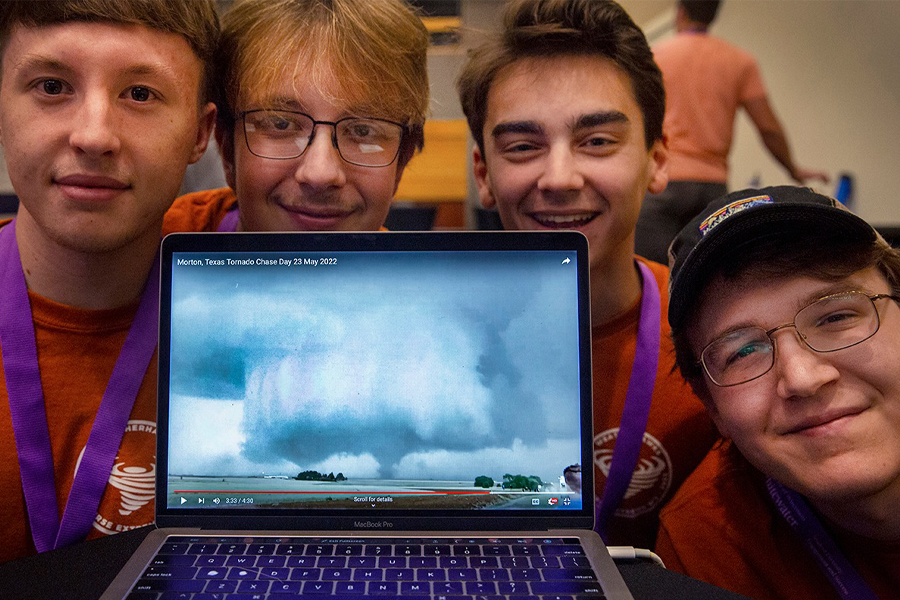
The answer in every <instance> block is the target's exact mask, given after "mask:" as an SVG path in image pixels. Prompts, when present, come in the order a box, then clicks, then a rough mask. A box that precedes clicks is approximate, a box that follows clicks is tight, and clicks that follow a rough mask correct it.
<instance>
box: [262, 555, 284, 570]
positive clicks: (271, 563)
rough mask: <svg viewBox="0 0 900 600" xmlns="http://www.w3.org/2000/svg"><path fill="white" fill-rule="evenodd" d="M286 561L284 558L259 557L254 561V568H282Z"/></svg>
mask: <svg viewBox="0 0 900 600" xmlns="http://www.w3.org/2000/svg"><path fill="white" fill-rule="evenodd" d="M286 561H287V557H286V556H260V557H258V558H257V559H256V566H257V567H260V568H265V567H283V566H285V562H286Z"/></svg>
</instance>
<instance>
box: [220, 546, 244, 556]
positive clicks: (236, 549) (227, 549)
mask: <svg viewBox="0 0 900 600" xmlns="http://www.w3.org/2000/svg"><path fill="white" fill-rule="evenodd" d="M246 549H247V544H222V545H221V546H219V549H218V550H217V551H216V554H244V553H245V552H244V551H245V550H246Z"/></svg>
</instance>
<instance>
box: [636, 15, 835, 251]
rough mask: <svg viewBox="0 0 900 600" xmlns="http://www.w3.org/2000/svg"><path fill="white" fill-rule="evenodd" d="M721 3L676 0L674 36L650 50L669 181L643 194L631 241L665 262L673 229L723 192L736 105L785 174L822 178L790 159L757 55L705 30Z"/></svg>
mask: <svg viewBox="0 0 900 600" xmlns="http://www.w3.org/2000/svg"><path fill="white" fill-rule="evenodd" d="M719 5H720V0H679V2H678V7H677V12H676V15H675V30H676V34H675V36H674V37H672V38H670V39H667V40H664V41H662V42H660V43H659V44H657V45H656V46H654V48H653V56H654V58H655V59H656V63H657V64H658V65H659V68H660V70H662V74H663V80H664V82H665V86H666V119H665V122H664V124H663V129H664V132H665V135H666V140H667V143H668V147H669V159H670V160H669V185H668V186H667V187H666V189H665V190H663V191H662V192H654V193H651V194H648V195H647V197H646V198H645V199H644V204H643V206H642V207H641V216H640V218H639V219H638V224H637V235H636V242H635V245H636V248H637V251H638V253H640V254H641V255H642V256H646V257H647V258H649V259H650V260H655V261H657V262H661V263H663V264H665V263H666V261H667V254H666V252H667V251H668V249H669V243H670V242H671V241H672V238H674V237H675V234H676V233H678V231H679V230H680V229H681V228H682V227H684V226H685V225H686V224H687V222H688V221H690V220H691V219H692V218H693V217H694V215H696V214H697V213H699V212H700V211H701V210H703V208H704V207H705V206H706V205H707V204H708V203H709V202H711V201H712V200H714V199H716V198H718V197H720V196H722V195H724V194H725V193H726V192H727V189H726V184H727V182H728V154H729V152H730V151H731V140H732V134H733V131H734V120H735V116H736V114H737V111H738V110H739V109H741V108H743V109H744V110H745V111H747V115H748V116H749V117H750V120H751V121H752V122H753V125H754V126H755V127H756V129H757V130H758V131H759V135H760V138H761V139H762V142H763V144H765V146H766V149H767V150H768V151H769V153H770V154H771V155H772V156H773V157H774V158H775V160H777V161H778V162H779V163H780V164H781V165H782V166H783V167H784V168H785V170H786V171H787V173H788V175H789V176H790V177H791V179H793V180H795V181H797V182H801V183H802V182H805V181H808V180H820V181H828V175H827V174H826V173H823V172H821V171H814V170H811V169H805V168H802V167H800V166H798V165H797V164H796V163H795V162H794V159H793V157H792V155H791V150H790V146H789V145H788V140H787V135H786V134H785V132H784V128H783V127H782V125H781V122H780V121H779V120H778V117H777V116H776V115H775V111H774V110H773V109H772V106H771V104H770V103H769V96H768V94H767V92H766V88H765V86H764V85H763V81H762V77H761V75H760V72H759V67H758V66H757V64H756V59H754V58H753V57H752V56H751V55H750V54H749V53H747V52H745V51H744V50H742V49H740V48H738V47H736V46H734V45H733V44H730V43H728V42H726V41H725V40H723V39H721V38H718V37H716V36H714V35H711V34H710V33H709V26H710V25H711V24H712V22H713V20H714V19H715V17H716V13H717V12H718V10H719Z"/></svg>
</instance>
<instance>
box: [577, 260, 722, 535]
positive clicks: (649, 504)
mask: <svg viewBox="0 0 900 600" xmlns="http://www.w3.org/2000/svg"><path fill="white" fill-rule="evenodd" d="M639 260H641V262H643V263H644V264H646V265H647V266H648V267H650V269H651V270H652V271H653V274H654V276H655V277H656V284H657V286H658V287H659V292H660V304H661V307H660V308H661V315H660V324H661V327H662V330H661V332H660V348H659V366H658V368H657V371H656V384H655V387H654V389H653V397H652V400H651V405H650V414H649V417H648V419H647V428H646V430H645V432H644V443H643V447H642V448H641V454H640V458H639V460H638V465H637V467H636V469H635V476H634V477H633V479H632V482H631V484H630V485H629V488H628V492H626V494H625V498H624V499H623V501H622V504H621V505H620V506H619V509H618V510H617V511H616V514H615V516H614V517H613V519H612V521H611V523H610V528H609V542H610V543H611V544H614V545H628V546H635V547H639V548H653V546H654V540H655V539H656V530H657V526H658V517H659V511H660V508H661V507H662V505H663V504H664V503H665V502H666V501H667V500H669V499H670V498H671V497H672V495H673V494H674V493H675V491H676V490H677V489H678V487H679V486H680V485H681V482H682V481H684V480H685V478H687V476H688V475H689V474H690V473H691V471H693V470H694V468H695V467H696V466H697V465H698V464H699V463H700V461H701V460H703V457H704V456H705V455H706V453H707V452H708V451H709V449H710V448H711V447H712V445H713V444H714V443H715V441H716V440H717V439H718V437H719V435H718V432H717V431H716V428H715V425H713V423H712V421H711V420H710V418H709V417H708V416H707V414H706V410H705V409H704V407H703V404H702V403H701V402H700V400H698V399H697V397H696V396H695V395H694V393H693V391H692V390H691V387H690V385H688V384H687V383H686V382H685V381H684V379H683V378H682V377H681V375H680V374H679V373H678V371H673V369H674V367H675V351H674V348H673V346H672V340H671V335H670V329H669V323H668V320H667V319H666V314H667V313H668V306H669V295H668V285H669V269H668V268H667V267H665V266H663V265H660V264H658V263H654V262H650V261H645V260H643V259H640V258H639ZM639 320H640V302H638V303H637V304H636V305H635V306H634V307H633V308H632V309H631V310H629V311H628V312H627V313H625V314H624V315H621V316H620V317H617V318H616V319H614V320H612V321H610V322H607V323H603V324H600V325H598V326H596V327H594V328H593V331H592V332H591V333H592V335H591V337H592V353H593V363H594V368H593V375H594V478H595V481H596V484H595V487H596V491H597V498H600V497H601V496H602V493H603V488H604V486H605V485H606V474H607V473H608V472H609V464H610V462H609V461H610V458H611V455H612V450H613V447H614V445H615V441H616V438H617V435H618V427H619V423H620V421H621V419H622V411H623V409H624V408H625V394H626V393H627V392H628V383H629V380H630V379H631V367H632V364H633V362H634V353H635V347H636V345H637V329H638V321H639Z"/></svg>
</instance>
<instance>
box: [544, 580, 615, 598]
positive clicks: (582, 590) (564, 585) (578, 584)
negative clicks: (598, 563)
mask: <svg viewBox="0 0 900 600" xmlns="http://www.w3.org/2000/svg"><path fill="white" fill-rule="evenodd" d="M531 592H532V593H533V594H542V595H544V594H590V593H603V590H601V589H600V584H599V583H597V582H596V581H532V582H531Z"/></svg>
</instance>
